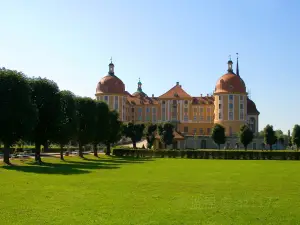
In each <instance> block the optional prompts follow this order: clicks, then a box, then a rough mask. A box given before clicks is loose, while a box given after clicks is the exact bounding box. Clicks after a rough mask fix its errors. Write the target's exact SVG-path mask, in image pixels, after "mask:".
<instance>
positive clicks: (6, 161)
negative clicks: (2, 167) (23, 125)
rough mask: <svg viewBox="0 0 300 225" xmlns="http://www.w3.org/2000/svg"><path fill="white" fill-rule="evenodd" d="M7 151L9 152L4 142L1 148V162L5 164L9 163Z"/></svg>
mask: <svg viewBox="0 0 300 225" xmlns="http://www.w3.org/2000/svg"><path fill="white" fill-rule="evenodd" d="M9 153H10V148H9V145H8V144H4V149H3V162H4V163H6V164H10V162H9Z"/></svg>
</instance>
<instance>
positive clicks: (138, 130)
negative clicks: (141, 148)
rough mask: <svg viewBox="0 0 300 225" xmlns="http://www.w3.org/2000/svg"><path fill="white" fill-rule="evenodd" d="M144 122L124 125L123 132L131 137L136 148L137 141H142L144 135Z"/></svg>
mask: <svg viewBox="0 0 300 225" xmlns="http://www.w3.org/2000/svg"><path fill="white" fill-rule="evenodd" d="M144 129H145V125H144V124H133V123H127V124H124V125H123V129H122V130H123V134H124V135H125V136H126V137H128V138H130V139H131V141H132V144H133V148H136V142H138V141H140V140H141V139H142V137H143V135H144Z"/></svg>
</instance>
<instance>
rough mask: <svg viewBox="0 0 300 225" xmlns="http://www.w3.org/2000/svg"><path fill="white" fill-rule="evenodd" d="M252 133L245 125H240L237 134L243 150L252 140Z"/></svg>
mask: <svg viewBox="0 0 300 225" xmlns="http://www.w3.org/2000/svg"><path fill="white" fill-rule="evenodd" d="M253 137H254V135H253V132H252V130H251V129H250V128H249V127H248V126H247V125H242V126H241V128H240V132H239V139H240V142H241V143H242V144H243V145H244V148H245V150H247V146H248V145H249V144H250V143H251V142H252V140H253Z"/></svg>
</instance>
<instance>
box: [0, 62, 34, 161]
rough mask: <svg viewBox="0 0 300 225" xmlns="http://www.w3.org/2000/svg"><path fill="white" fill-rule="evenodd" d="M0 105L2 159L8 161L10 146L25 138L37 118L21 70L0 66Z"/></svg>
mask: <svg viewBox="0 0 300 225" xmlns="http://www.w3.org/2000/svg"><path fill="white" fill-rule="evenodd" d="M0 105H1V110H0V124H1V125H0V126H1V129H0V140H1V142H2V143H3V144H4V147H5V151H4V157H3V160H4V162H5V163H9V148H10V146H11V145H13V144H15V143H16V142H17V141H18V140H20V139H23V138H26V136H27V135H28V133H31V132H32V130H33V129H34V126H35V124H36V120H37V111H36V107H35V105H34V103H33V102H32V100H31V87H30V85H29V83H28V80H27V78H26V77H25V76H24V75H23V74H22V73H21V72H17V71H13V70H8V69H5V68H0Z"/></svg>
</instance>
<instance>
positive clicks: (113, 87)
mask: <svg viewBox="0 0 300 225" xmlns="http://www.w3.org/2000/svg"><path fill="white" fill-rule="evenodd" d="M102 93H107V94H117V93H118V94H125V85H124V83H123V81H122V80H120V79H119V78H118V77H117V76H115V75H106V76H105V77H103V78H102V79H101V80H100V81H99V83H98V85H97V88H96V94H102Z"/></svg>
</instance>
